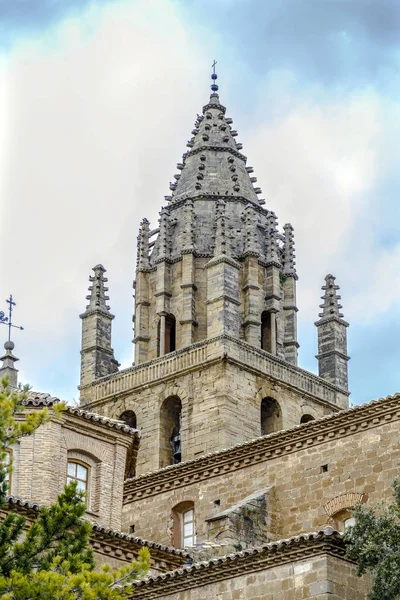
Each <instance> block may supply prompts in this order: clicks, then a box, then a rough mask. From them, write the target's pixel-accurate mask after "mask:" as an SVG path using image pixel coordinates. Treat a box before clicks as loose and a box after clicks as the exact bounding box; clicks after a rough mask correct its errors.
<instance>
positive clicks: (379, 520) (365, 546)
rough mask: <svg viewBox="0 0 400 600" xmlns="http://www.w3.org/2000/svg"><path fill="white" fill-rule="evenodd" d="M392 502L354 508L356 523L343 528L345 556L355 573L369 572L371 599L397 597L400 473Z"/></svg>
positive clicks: (399, 589) (399, 586)
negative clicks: (350, 561)
mask: <svg viewBox="0 0 400 600" xmlns="http://www.w3.org/2000/svg"><path fill="white" fill-rule="evenodd" d="M393 495H394V502H392V503H390V504H389V505H386V506H384V505H382V504H380V505H378V506H376V507H374V508H372V509H369V510H367V509H366V508H365V507H363V506H361V505H360V506H357V507H356V508H355V509H354V511H353V516H354V517H355V525H354V526H353V527H349V529H348V530H347V531H346V534H345V539H346V541H347V543H348V546H347V556H348V557H349V558H351V559H352V560H354V561H355V562H357V574H358V575H359V576H360V577H361V575H363V574H364V573H367V572H369V573H370V574H371V575H372V580H373V583H372V591H371V593H370V595H369V598H370V600H396V599H398V598H400V477H398V478H396V479H395V480H394V482H393Z"/></svg>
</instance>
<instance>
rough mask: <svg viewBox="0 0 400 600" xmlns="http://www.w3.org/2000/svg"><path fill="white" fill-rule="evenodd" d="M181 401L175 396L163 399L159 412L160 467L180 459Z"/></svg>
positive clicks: (177, 461) (178, 461)
mask: <svg viewBox="0 0 400 600" xmlns="http://www.w3.org/2000/svg"><path fill="white" fill-rule="evenodd" d="M181 429H182V403H181V401H180V399H179V398H178V397H177V396H171V397H170V398H167V399H166V400H164V402H163V404H162V406H161V413H160V467H166V466H168V465H176V464H178V463H180V462H181V460H182V451H181V441H182V439H181Z"/></svg>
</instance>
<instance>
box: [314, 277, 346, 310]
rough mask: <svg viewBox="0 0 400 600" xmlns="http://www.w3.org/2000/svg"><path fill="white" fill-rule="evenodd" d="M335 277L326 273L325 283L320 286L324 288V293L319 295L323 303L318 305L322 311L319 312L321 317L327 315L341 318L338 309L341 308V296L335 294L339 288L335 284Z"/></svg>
mask: <svg viewBox="0 0 400 600" xmlns="http://www.w3.org/2000/svg"><path fill="white" fill-rule="evenodd" d="M335 279H336V277H334V276H333V275H330V274H328V275H327V276H326V277H325V285H323V286H322V289H323V290H324V292H325V293H324V295H323V296H321V300H323V303H322V304H320V305H319V307H320V308H322V312H321V313H319V315H318V316H320V317H321V318H322V319H324V318H327V317H338V318H340V319H342V318H343V314H342V313H341V312H340V309H341V308H343V307H342V305H341V304H339V300H341V296H339V295H338V294H337V290H339V289H340V288H339V286H338V285H336V284H335Z"/></svg>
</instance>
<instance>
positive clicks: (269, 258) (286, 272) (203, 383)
mask: <svg viewBox="0 0 400 600" xmlns="http://www.w3.org/2000/svg"><path fill="white" fill-rule="evenodd" d="M216 80H217V75H216V73H215V72H214V73H213V74H212V85H211V95H210V98H209V101H208V102H207V104H206V105H205V106H204V107H203V110H202V114H201V115H198V116H197V118H196V121H195V124H194V128H193V130H192V137H191V138H190V139H189V141H188V142H187V147H188V150H187V152H185V154H184V155H183V157H182V161H181V162H179V163H178V165H177V169H178V173H177V174H176V175H175V176H174V182H173V183H170V190H171V194H170V195H168V196H166V197H165V205H164V207H162V209H161V211H160V217H159V222H158V224H157V225H156V226H155V227H153V228H152V227H151V225H150V223H149V221H148V220H147V219H146V218H144V219H143V220H142V222H141V226H140V231H139V237H138V253H137V265H136V277H135V281H134V289H135V315H134V339H133V341H134V344H135V362H134V364H133V366H132V367H130V368H128V369H124V370H121V371H119V372H115V373H113V372H112V369H113V368H114V366H113V365H114V363H112V365H111V363H110V366H109V367H107V368H109V371H108V374H106V373H104V376H99V375H96V373H94V372H93V371H91V372H88V371H87V370H86V371H85V377H84V378H83V379H82V385H81V388H80V389H81V402H82V403H83V404H86V405H87V406H88V407H89V408H91V409H93V410H95V411H96V412H99V413H104V414H106V415H107V416H110V417H114V418H119V417H121V415H123V414H125V413H126V411H130V413H132V412H134V414H135V417H136V422H137V426H138V427H139V428H140V429H141V432H142V439H141V445H140V450H139V455H138V469H137V472H138V474H140V473H143V472H145V471H149V470H155V469H158V468H160V467H164V466H167V465H168V464H173V463H174V462H177V461H179V460H182V461H186V460H190V459H193V458H196V457H198V456H201V455H202V454H204V453H207V452H210V451H214V450H219V449H222V448H226V447H228V446H233V445H235V444H238V443H242V442H245V441H247V440H251V439H254V438H255V437H258V436H260V435H261V434H264V433H270V432H272V431H274V430H277V429H279V428H287V427H291V426H294V425H297V424H298V423H300V420H301V417H302V416H303V415H304V414H307V415H309V416H311V417H314V418H315V417H318V416H323V415H325V414H329V413H331V412H332V411H335V410H338V409H339V408H344V407H345V406H347V403H348V392H347V389H346V388H345V387H344V386H343V387H341V386H339V385H337V381H338V380H335V382H333V381H327V379H325V378H322V377H317V376H316V375H314V374H312V373H308V372H307V371H304V370H303V369H300V368H299V367H298V366H297V363H298V347H299V344H298V342H297V305H296V285H297V279H298V278H297V273H296V268H295V248H294V230H293V227H292V225H291V224H289V223H288V224H286V225H284V226H283V228H280V227H279V225H278V220H277V217H276V215H275V213H274V212H273V211H272V210H270V209H269V208H268V207H267V206H266V205H265V200H263V199H262V198H261V197H260V196H261V189H260V188H259V187H258V186H257V185H256V184H257V179H256V177H255V176H254V175H253V168H252V167H250V166H248V165H247V158H246V156H245V155H244V154H243V152H242V144H241V143H239V142H237V141H236V138H237V135H238V134H237V131H236V130H235V129H233V126H232V119H231V118H229V117H227V116H226V109H225V106H223V105H222V104H221V102H220V99H219V95H218V86H217V83H216ZM103 316H105V315H103ZM107 318H108V319H110V318H111V317H110V316H109V315H108V316H107ZM86 335H88V334H87V333H86ZM106 337H107V343H106V346H104V344H103V345H102V348H101V349H100V348H99V349H98V351H100V350H101V351H103V346H104V349H106V350H107V355H108V354H109V353H110V349H111V340H110V339H109V336H108V334H107V336H106ZM109 356H110V360H111V361H112V360H113V359H112V358H111V354H109ZM91 377H92V379H91V380H90V381H89V379H90V378H91ZM340 381H341V380H340Z"/></svg>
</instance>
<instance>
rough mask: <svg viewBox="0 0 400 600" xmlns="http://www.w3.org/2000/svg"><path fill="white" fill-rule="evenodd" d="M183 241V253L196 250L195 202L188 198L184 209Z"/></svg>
mask: <svg viewBox="0 0 400 600" xmlns="http://www.w3.org/2000/svg"><path fill="white" fill-rule="evenodd" d="M183 220H184V224H183V227H184V229H183V243H182V254H185V253H190V252H193V251H194V204H193V200H187V201H186V203H185V207H184V209H183Z"/></svg>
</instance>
